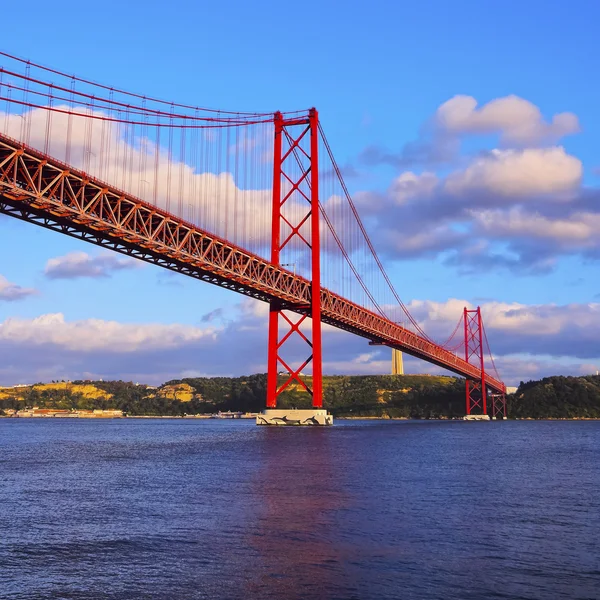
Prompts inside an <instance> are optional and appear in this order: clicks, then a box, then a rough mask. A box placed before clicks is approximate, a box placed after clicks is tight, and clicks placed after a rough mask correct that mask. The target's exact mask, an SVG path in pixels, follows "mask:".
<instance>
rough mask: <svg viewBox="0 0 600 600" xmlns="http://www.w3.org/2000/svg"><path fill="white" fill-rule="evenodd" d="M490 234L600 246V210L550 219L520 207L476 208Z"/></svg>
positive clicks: (566, 244)
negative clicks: (490, 209)
mask: <svg viewBox="0 0 600 600" xmlns="http://www.w3.org/2000/svg"><path fill="white" fill-rule="evenodd" d="M472 214H473V216H474V218H475V221H476V223H477V225H479V226H480V227H481V228H482V230H483V231H484V232H486V234H488V235H491V236H495V237H498V236H500V237H503V238H508V237H522V238H529V239H531V238H537V239H542V240H549V241H552V242H554V243H556V244H559V245H560V246H562V247H577V248H585V247H598V246H599V245H600V241H599V240H598V231H600V214H599V213H574V214H572V215H570V216H569V218H549V217H546V216H544V215H540V214H536V213H530V212H526V211H525V210H523V209H520V208H514V209H511V210H510V211H498V210H495V211H473V213H472Z"/></svg>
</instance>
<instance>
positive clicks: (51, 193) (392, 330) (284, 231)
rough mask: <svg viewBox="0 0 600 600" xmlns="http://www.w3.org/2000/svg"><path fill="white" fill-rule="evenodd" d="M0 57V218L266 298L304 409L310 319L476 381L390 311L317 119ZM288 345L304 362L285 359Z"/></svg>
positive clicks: (314, 335)
mask: <svg viewBox="0 0 600 600" xmlns="http://www.w3.org/2000/svg"><path fill="white" fill-rule="evenodd" d="M0 56H2V57H4V58H5V59H7V60H8V62H9V63H10V64H8V65H7V64H4V65H3V66H2V67H0V212H2V213H4V214H8V215H11V216H13V217H15V218H18V219H21V220H24V221H28V222H31V223H35V224H37V225H40V226H42V227H46V228H48V229H52V230H54V231H58V232H61V233H63V234H65V235H70V236H73V237H77V238H78V239H83V240H85V241H88V242H90V243H94V244H97V245H99V246H102V247H104V248H110V249H112V250H114V251H117V252H121V253H123V254H127V255H129V256H134V257H136V258H138V259H140V260H145V261H147V262H152V263H153V264H158V265H160V266H162V267H164V268H167V269H170V270H174V271H177V272H180V273H184V274H186V275H188V276H190V277H195V278H197V279H200V280H202V281H208V282H210V283H212V284H214V285H219V286H221V287H226V288H227V289H232V290H234V291H237V292H239V293H242V294H244V295H247V296H249V297H252V298H257V299H260V300H263V301H265V302H268V303H269V304H270V305H271V308H272V309H273V312H274V313H276V315H277V320H278V325H277V329H276V330H275V329H273V328H272V329H273V331H275V332H276V333H277V336H278V337H277V343H276V344H275V345H273V344H271V343H270V348H273V347H276V350H277V354H276V356H275V357H276V362H275V370H273V369H272V368H271V367H269V371H270V373H277V371H278V370H281V369H282V368H283V370H284V371H285V372H287V379H288V384H287V385H288V388H289V386H290V385H292V384H293V385H296V384H297V385H299V386H300V387H301V388H302V389H304V387H303V385H302V384H301V383H299V381H298V380H301V381H302V382H303V383H304V384H305V385H306V388H307V389H308V390H309V391H311V392H312V393H313V402H314V403H315V406H316V405H317V404H318V403H319V402H321V401H322V400H319V398H320V397H322V393H320V392H319V390H318V383H319V380H320V375H317V376H316V377H315V369H316V372H317V373H320V370H321V362H322V361H321V357H320V352H321V350H320V337H321V334H320V323H321V321H322V322H323V323H326V324H329V325H331V326H333V327H336V328H338V329H343V330H346V331H349V332H351V333H354V334H356V335H359V336H362V337H364V338H366V339H368V340H369V341H373V342H375V343H378V344H383V345H387V346H390V347H395V348H399V349H401V350H402V351H404V352H406V353H407V354H411V355H412V356H416V357H418V358H422V359H424V360H427V361H429V362H431V363H433V364H436V365H439V366H441V367H444V368H448V369H450V370H451V371H453V372H455V373H457V374H459V375H463V376H465V377H469V378H471V379H477V378H478V377H479V376H480V368H479V366H478V365H475V364H470V363H468V362H466V361H465V360H464V359H463V358H462V357H459V356H458V355H457V354H455V350H456V348H455V347H452V348H445V347H443V346H440V345H437V344H435V343H434V342H433V341H432V340H431V338H429V337H428V336H427V335H426V334H425V333H424V332H423V330H422V328H421V327H420V325H419V323H418V321H417V320H416V319H415V318H414V317H413V316H412V315H411V314H410V311H408V308H407V307H406V305H404V304H403V303H402V301H401V299H400V298H399V296H398V294H397V292H396V290H395V289H394V287H393V285H392V284H391V280H390V278H389V276H388V275H387V273H386V271H385V269H384V268H383V264H382V262H381V260H380V259H379V257H378V256H377V253H376V252H375V249H374V247H373V244H372V243H371V240H370V239H369V236H368V235H367V232H366V228H365V226H364V224H363V223H362V220H361V219H360V216H359V214H358V210H357V207H356V206H355V204H354V202H353V200H352V198H351V196H350V194H349V191H348V188H347V187H346V184H345V182H344V180H343V176H342V172H341V170H340V168H339V166H338V165H337V163H336V161H335V158H334V156H333V152H332V150H331V147H330V145H329V143H328V141H327V139H326V138H325V136H324V133H323V129H322V127H321V125H320V123H319V120H318V115H317V112H316V111H315V110H310V111H295V112H286V113H277V115H279V116H276V117H274V116H273V114H271V113H259V112H255V113H243V112H232V111H218V110H214V109H203V108H199V107H193V106H190V105H185V104H178V103H175V102H166V101H164V100H158V99H155V98H151V97H147V96H143V95H140V94H132V93H129V92H126V91H123V90H119V89H115V88H112V87H109V86H105V85H100V84H95V83H93V82H91V81H89V80H87V79H83V78H78V77H74V76H72V75H66V74H65V73H61V72H59V71H56V70H53V69H48V68H47V67H42V66H40V65H38V64H37V63H30V62H27V61H23V60H22V59H16V58H12V57H11V56H10V55H8V54H6V53H0ZM49 78H51V79H52V80H49ZM278 119H279V120H280V121H281V122H283V125H281V122H280V123H279V125H278V124H277V120H278ZM278 127H279V129H280V136H279V137H280V141H281V142H282V154H281V156H280V158H278V159H277V164H275V163H276V161H275V160H274V158H273V154H274V151H275V145H276V141H274V140H276V138H277V136H276V130H277V128H278ZM305 130H306V131H305ZM303 131H305V133H304V134H303V135H304V137H302V138H301V139H300V135H301V133H302V132H303ZM276 181H278V182H279V183H278V184H277V183H276ZM277 185H279V192H277V191H276V186H277ZM278 194H279V195H278ZM277 197H278V199H279V202H278V203H276V202H275V198H277ZM277 211H279V212H277ZM274 215H279V216H278V218H276V219H274ZM275 247H276V248H277V255H278V256H274V255H273V252H274V248H275ZM317 248H318V251H317ZM293 315H298V317H294V316H293ZM311 316H312V317H313V318H312V320H311V319H310V317H311ZM270 318H274V317H270ZM296 319H298V320H296ZM313 321H315V323H317V324H315V323H313ZM280 325H281V327H282V334H281V335H279V326H280ZM286 331H287V333H288V334H289V335H287V334H286V333H285V332H286ZM269 335H270V338H269V339H270V340H271V339H272V338H273V334H272V333H270V334H269ZM454 335H455V334H453V336H451V337H450V338H449V340H450V341H447V342H446V343H445V344H444V345H447V346H450V344H452V345H453V346H455V345H454V344H453V340H454ZM284 338H285V339H284ZM292 338H293V339H292ZM293 340H296V341H298V342H299V343H300V344H305V345H306V346H307V347H309V348H310V356H309V358H308V359H307V361H308V362H306V361H305V362H304V363H303V362H302V361H300V362H297V361H296V360H295V359H294V354H293V352H294V351H295V350H293V343H294V341H293ZM316 340H317V341H316ZM288 343H289V344H292V346H291V347H290V348H288ZM284 346H285V348H284ZM270 352H271V350H270ZM284 352H286V353H289V352H291V355H289V354H288V355H287V356H284ZM317 363H318V366H315V365H317ZM272 364H273V353H272V352H271V353H270V354H269V365H272ZM310 367H312V370H313V380H312V381H311V379H310V377H308V376H305V375H304V373H303V370H304V369H305V368H306V369H309V368H310ZM492 374H495V370H493V371H492ZM290 376H291V379H290ZM486 381H488V383H489V385H490V388H492V389H494V390H498V391H500V390H501V389H502V385H503V384H501V382H500V381H498V380H496V379H495V378H493V377H491V378H490V377H487V376H486ZM315 382H317V386H315ZM281 383H285V382H284V381H282V382H281ZM270 385H271V387H270V388H269V389H271V391H272V389H273V388H272V381H271V384H270ZM279 387H281V386H279ZM277 389H279V388H276V390H275V391H276V392H277ZM271 398H272V394H271Z"/></svg>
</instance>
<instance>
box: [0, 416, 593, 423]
mask: <svg viewBox="0 0 600 600" xmlns="http://www.w3.org/2000/svg"><path fill="white" fill-rule="evenodd" d="M255 418H256V415H251V416H241V417H236V418H232V417H213V416H212V415H185V416H177V415H123V416H121V417H103V416H98V417H94V416H87V415H86V416H79V415H74V416H59V417H57V416H41V415H40V416H19V417H15V416H12V415H0V419H14V420H17V419H27V420H30V421H31V420H33V421H41V420H43V421H47V420H54V419H55V420H64V419H68V420H70V421H73V420H88V421H118V420H122V419H125V420H127V419H171V420H176V421H190V420H213V421H240V420H244V421H250V420H252V419H255ZM334 418H335V420H336V421H461V422H464V421H463V419H462V417H456V418H452V417H441V418H439V419H411V418H410V417H334ZM507 420H508V421H600V418H597V417H571V418H566V417H565V418H562V417H561V418H552V417H546V418H540V419H534V418H533V417H517V418H511V417H509V418H508V419H507ZM498 421H502V419H498Z"/></svg>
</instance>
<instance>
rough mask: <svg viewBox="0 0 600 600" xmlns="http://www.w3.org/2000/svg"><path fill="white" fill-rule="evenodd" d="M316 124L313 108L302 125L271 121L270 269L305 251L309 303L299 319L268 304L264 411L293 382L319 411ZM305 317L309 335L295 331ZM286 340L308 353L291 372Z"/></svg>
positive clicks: (280, 119)
mask: <svg viewBox="0 0 600 600" xmlns="http://www.w3.org/2000/svg"><path fill="white" fill-rule="evenodd" d="M318 119H319V117H318V114H317V111H316V110H315V109H314V108H313V109H311V110H310V112H309V115H308V118H306V119H302V118H301V119H298V118H296V119H284V118H283V116H282V115H281V113H276V115H275V142H274V161H273V220H272V238H271V263H272V264H274V265H277V266H281V252H282V251H283V250H284V249H286V248H288V247H290V249H291V246H292V245H293V244H294V242H296V248H295V251H294V250H292V251H291V253H289V255H290V256H292V258H293V259H294V260H298V261H299V260H303V254H306V251H307V250H308V252H309V253H310V299H309V302H308V305H307V307H306V309H307V312H306V313H305V314H303V315H291V314H286V312H285V308H286V304H285V302H282V301H280V300H273V301H272V302H271V303H270V308H269V349H268V353H269V354H268V362H267V364H268V375H267V408H274V407H275V406H277V397H278V396H279V395H280V394H281V393H282V392H283V391H284V390H285V389H286V388H287V387H288V386H289V385H290V384H291V383H292V382H294V381H296V382H297V383H298V384H299V385H300V386H301V387H302V388H304V389H305V390H306V391H307V392H308V393H309V394H311V396H312V404H313V406H314V407H316V408H320V407H322V406H323V393H322V389H323V386H322V354H321V300H320V290H321V265H320V246H319V169H318V145H317V143H318V125H319V120H318ZM286 209H289V210H286ZM302 249H303V250H304V252H302ZM286 266H288V267H289V266H292V264H291V263H290V264H287V265H286ZM308 315H310V317H311V319H310V333H309V335H307V334H306V333H305V332H304V331H303V330H302V329H301V328H300V327H301V325H302V324H303V323H304V322H305V321H306V320H307V316H308ZM280 325H281V326H282V329H283V331H280ZM282 333H283V335H282ZM309 336H310V337H309ZM292 338H295V339H296V340H298V339H300V340H302V341H303V342H305V344H306V346H308V347H309V348H310V355H309V356H308V357H307V358H306V359H305V360H304V362H302V363H301V364H300V365H298V366H296V367H293V366H291V365H290V364H289V362H288V361H287V360H286V359H285V357H284V355H283V351H284V347H285V345H286V344H287V343H289V342H290V341H291V340H292ZM311 363H312V385H311V386H309V385H308V383H307V378H306V377H305V376H304V369H305V368H306V367H307V366H308V365H309V364H311ZM280 367H283V369H285V371H284V373H286V376H285V380H284V382H283V383H282V385H279V383H278V372H279V369H280Z"/></svg>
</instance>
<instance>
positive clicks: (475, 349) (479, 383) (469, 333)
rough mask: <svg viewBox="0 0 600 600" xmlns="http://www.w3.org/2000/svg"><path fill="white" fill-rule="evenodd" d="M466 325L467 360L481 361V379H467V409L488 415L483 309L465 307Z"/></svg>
mask: <svg viewBox="0 0 600 600" xmlns="http://www.w3.org/2000/svg"><path fill="white" fill-rule="evenodd" d="M464 326H465V360H466V361H467V362H468V363H472V364H473V363H479V365H478V366H479V368H480V370H481V379H479V380H473V379H468V378H467V381H466V401H467V403H466V409H467V415H471V414H476V412H479V411H481V414H483V415H487V392H486V381H485V365H484V360H483V353H484V350H483V325H482V322H481V309H480V307H479V306H478V307H477V308H475V309H471V310H470V309H468V308H467V307H465V309H464Z"/></svg>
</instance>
